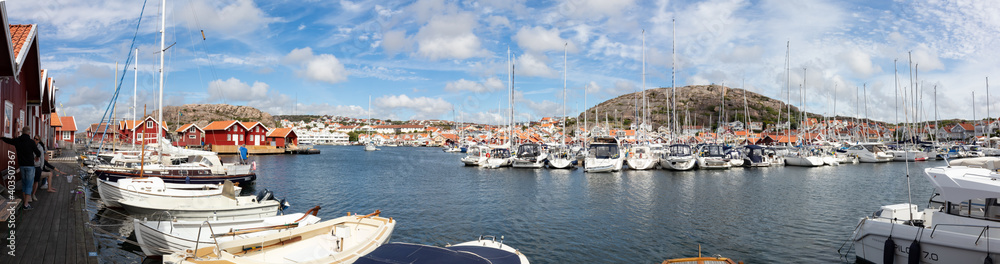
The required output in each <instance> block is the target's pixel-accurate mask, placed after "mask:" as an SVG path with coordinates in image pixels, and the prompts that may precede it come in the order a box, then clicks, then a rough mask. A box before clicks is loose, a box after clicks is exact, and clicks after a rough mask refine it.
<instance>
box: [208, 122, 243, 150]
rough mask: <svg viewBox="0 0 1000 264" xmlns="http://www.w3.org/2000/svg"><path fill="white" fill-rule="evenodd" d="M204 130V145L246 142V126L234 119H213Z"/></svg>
mask: <svg viewBox="0 0 1000 264" xmlns="http://www.w3.org/2000/svg"><path fill="white" fill-rule="evenodd" d="M204 130H205V144H206V145H220V146H226V145H229V146H238V145H240V144H243V143H244V142H246V140H245V139H244V137H246V135H247V128H246V127H244V126H243V124H241V123H240V122H237V121H236V120H228V121H215V122H212V123H210V124H208V125H207V126H205V128H204Z"/></svg>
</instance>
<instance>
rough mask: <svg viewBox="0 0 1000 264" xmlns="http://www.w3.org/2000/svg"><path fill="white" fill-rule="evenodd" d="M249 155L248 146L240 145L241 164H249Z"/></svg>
mask: <svg viewBox="0 0 1000 264" xmlns="http://www.w3.org/2000/svg"><path fill="white" fill-rule="evenodd" d="M249 154H250V153H249V151H248V150H247V145H240V164H247V155H249Z"/></svg>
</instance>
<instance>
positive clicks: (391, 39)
mask: <svg viewBox="0 0 1000 264" xmlns="http://www.w3.org/2000/svg"><path fill="white" fill-rule="evenodd" d="M411 45H412V41H411V40H410V39H409V38H407V37H406V32H405V31H402V30H392V31H389V32H385V34H383V35H382V50H384V51H385V53H387V54H388V55H389V56H390V57H391V56H393V55H396V54H397V53H400V52H407V51H410V46H411Z"/></svg>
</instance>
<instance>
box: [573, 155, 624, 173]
mask: <svg viewBox="0 0 1000 264" xmlns="http://www.w3.org/2000/svg"><path fill="white" fill-rule="evenodd" d="M623 163H624V161H623V160H622V159H620V158H618V159H595V158H587V159H586V160H584V162H583V164H584V167H583V171H585V172H597V173H600V172H613V171H620V170H622V164H623Z"/></svg>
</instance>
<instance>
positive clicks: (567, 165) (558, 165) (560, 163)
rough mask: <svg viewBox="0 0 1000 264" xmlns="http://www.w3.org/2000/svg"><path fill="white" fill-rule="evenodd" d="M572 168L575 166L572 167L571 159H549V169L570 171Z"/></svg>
mask: <svg viewBox="0 0 1000 264" xmlns="http://www.w3.org/2000/svg"><path fill="white" fill-rule="evenodd" d="M574 167H575V166H574V165H573V160H571V159H561V158H555V159H549V168H553V169H572V168H574Z"/></svg>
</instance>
